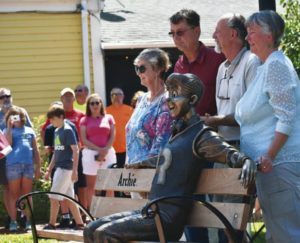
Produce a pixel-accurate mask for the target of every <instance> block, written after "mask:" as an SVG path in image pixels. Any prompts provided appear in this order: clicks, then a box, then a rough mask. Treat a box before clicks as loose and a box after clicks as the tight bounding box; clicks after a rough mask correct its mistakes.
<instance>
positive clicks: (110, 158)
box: [82, 147, 117, 175]
mask: <svg viewBox="0 0 300 243" xmlns="http://www.w3.org/2000/svg"><path fill="white" fill-rule="evenodd" d="M97 154H98V151H95V150H91V149H87V148H85V149H83V150H82V167H83V174H85V175H97V171H98V169H106V168H108V167H109V166H110V165H112V164H115V163H117V157H116V151H115V149H114V148H113V147H111V148H110V149H109V150H108V153H107V155H106V157H105V161H104V162H99V161H97V160H95V156H96V155H97Z"/></svg>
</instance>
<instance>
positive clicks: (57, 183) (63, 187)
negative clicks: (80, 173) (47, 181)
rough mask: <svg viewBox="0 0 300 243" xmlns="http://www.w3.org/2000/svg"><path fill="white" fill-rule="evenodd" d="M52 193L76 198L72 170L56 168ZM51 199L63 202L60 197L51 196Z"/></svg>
mask: <svg viewBox="0 0 300 243" xmlns="http://www.w3.org/2000/svg"><path fill="white" fill-rule="evenodd" d="M50 191H51V192H59V193H62V194H65V195H67V196H69V197H72V198H74V182H73V181H72V170H66V169H62V168H56V170H55V172H54V176H53V181H52V187H51V190H50ZM49 198H52V199H56V200H59V201H62V200H63V199H64V198H63V197H62V196H59V195H52V194H50V195H49Z"/></svg>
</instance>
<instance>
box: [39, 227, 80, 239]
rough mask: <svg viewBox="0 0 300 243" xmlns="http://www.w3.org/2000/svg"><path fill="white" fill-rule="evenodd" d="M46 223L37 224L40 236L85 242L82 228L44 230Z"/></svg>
mask: <svg viewBox="0 0 300 243" xmlns="http://www.w3.org/2000/svg"><path fill="white" fill-rule="evenodd" d="M43 226H44V225H37V226H36V231H37V234H38V236H39V237H42V238H49V239H56V240H62V241H81V242H83V231H82V230H72V229H66V230H60V229H56V230H44V229H43Z"/></svg>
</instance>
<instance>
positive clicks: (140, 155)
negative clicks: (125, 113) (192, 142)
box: [126, 93, 172, 164]
mask: <svg viewBox="0 0 300 243" xmlns="http://www.w3.org/2000/svg"><path fill="white" fill-rule="evenodd" d="M148 95H149V93H146V94H144V95H143V96H142V97H141V99H140V101H139V102H138V104H137V106H136V108H135V109H134V111H133V114H132V116H131V118H130V120H129V121H128V123H127V126H126V154H127V163H129V164H131V163H134V162H138V161H142V160H145V159H148V158H150V157H153V156H156V155H158V154H159V153H160V151H161V149H162V148H163V147H164V145H165V144H166V143H167V141H168V139H169V137H170V135H171V129H170V126H171V122H172V118H171V116H170V113H169V108H168V106H167V103H166V93H165V94H162V95H160V96H159V97H157V98H156V99H155V100H153V101H152V102H149V101H148V98H147V97H148Z"/></svg>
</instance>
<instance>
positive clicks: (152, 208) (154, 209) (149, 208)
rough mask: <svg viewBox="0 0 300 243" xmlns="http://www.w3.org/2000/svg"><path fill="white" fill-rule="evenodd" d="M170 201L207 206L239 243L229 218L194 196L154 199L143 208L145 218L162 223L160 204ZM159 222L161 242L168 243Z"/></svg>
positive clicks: (157, 224)
mask: <svg viewBox="0 0 300 243" xmlns="http://www.w3.org/2000/svg"><path fill="white" fill-rule="evenodd" d="M168 199H178V200H189V201H197V202H199V203H200V204H202V205H203V206H205V207H206V208H207V209H209V210H210V211H211V212H212V213H214V214H215V215H216V216H217V217H218V218H219V219H220V221H221V222H222V223H223V224H224V226H225V227H226V229H227V230H228V233H229V235H230V237H231V239H232V240H233V242H234V243H238V241H237V233H236V230H235V229H234V228H233V227H232V225H231V223H230V222H229V221H228V220H227V218H226V217H225V216H224V215H223V214H222V213H221V212H220V211H219V210H218V209H217V208H216V207H214V206H213V205H212V204H210V203H208V202H206V201H204V200H201V199H198V198H195V197H193V196H166V197H159V198H156V199H153V200H151V201H149V202H148V203H147V204H146V205H145V206H144V207H143V208H142V215H143V217H145V218H154V217H157V216H158V217H157V218H156V220H158V221H161V220H160V212H159V206H158V203H159V202H162V201H164V200H168ZM158 221H156V226H157V230H158V234H159V239H160V242H166V240H165V234H164V229H163V225H162V222H158Z"/></svg>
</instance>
